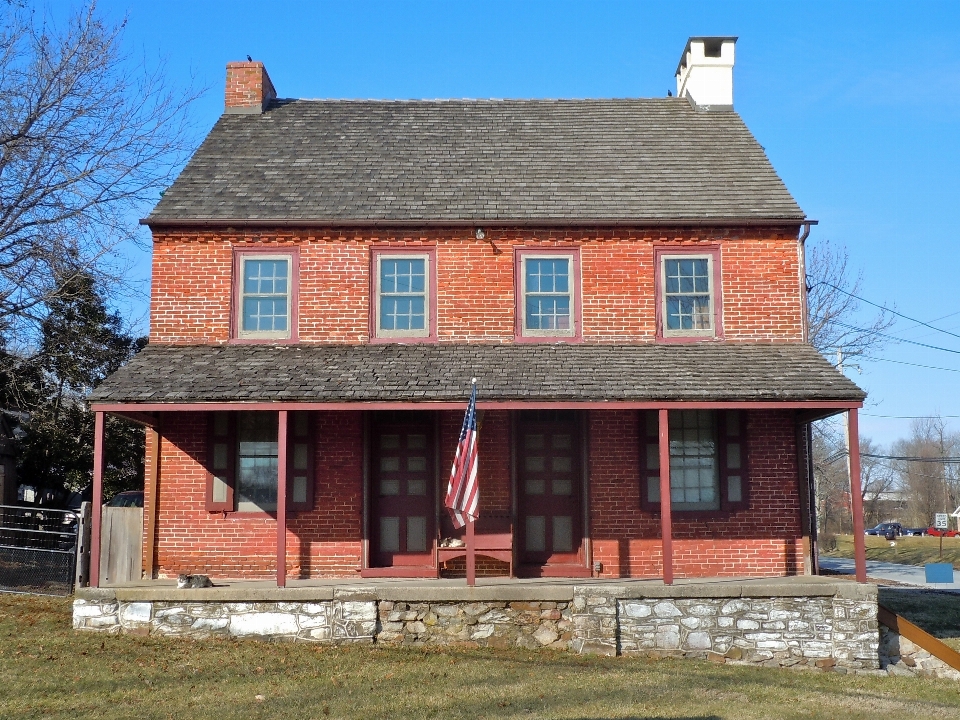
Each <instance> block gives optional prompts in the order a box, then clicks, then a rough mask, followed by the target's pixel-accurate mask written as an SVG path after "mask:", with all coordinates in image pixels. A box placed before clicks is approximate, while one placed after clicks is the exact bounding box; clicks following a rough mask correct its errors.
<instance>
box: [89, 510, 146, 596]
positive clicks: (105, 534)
mask: <svg viewBox="0 0 960 720" xmlns="http://www.w3.org/2000/svg"><path fill="white" fill-rule="evenodd" d="M142 549H143V508H136V507H104V508H103V519H102V521H101V524H100V583H101V585H117V584H120V583H126V582H133V581H136V580H140V579H141V577H142V568H141V565H142Z"/></svg>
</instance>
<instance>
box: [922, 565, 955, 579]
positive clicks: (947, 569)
mask: <svg viewBox="0 0 960 720" xmlns="http://www.w3.org/2000/svg"><path fill="white" fill-rule="evenodd" d="M923 569H924V571H925V573H926V576H927V582H928V583H952V582H953V564H952V563H927V564H926V565H924V566H923Z"/></svg>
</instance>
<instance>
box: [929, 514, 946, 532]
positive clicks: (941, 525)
mask: <svg viewBox="0 0 960 720" xmlns="http://www.w3.org/2000/svg"><path fill="white" fill-rule="evenodd" d="M948 517H949V516H948V515H947V514H946V513H937V514H936V515H934V519H933V527H934V528H936V529H937V530H946V529H947V528H948V527H949V526H948V525H947V518H948Z"/></svg>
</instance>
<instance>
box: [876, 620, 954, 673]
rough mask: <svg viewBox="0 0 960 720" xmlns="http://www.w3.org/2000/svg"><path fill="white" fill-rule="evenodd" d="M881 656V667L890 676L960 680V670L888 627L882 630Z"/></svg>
mask: <svg viewBox="0 0 960 720" xmlns="http://www.w3.org/2000/svg"><path fill="white" fill-rule="evenodd" d="M879 654H880V667H882V668H884V669H885V670H886V671H887V673H888V674H889V675H903V676H909V675H926V676H927V677H939V678H947V679H949V680H960V670H954V669H953V668H952V667H950V666H949V665H947V664H946V663H945V662H944V661H943V660H941V659H940V658H936V657H934V656H933V655H931V654H930V653H929V652H927V651H926V650H924V649H923V648H922V647H920V646H919V645H917V644H915V643H913V642H911V641H910V640H907V638H905V637H902V636H901V635H900V634H899V633H896V632H894V631H893V630H890V629H889V628H886V627H881V628H880V647H879Z"/></svg>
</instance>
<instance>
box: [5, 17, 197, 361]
mask: <svg viewBox="0 0 960 720" xmlns="http://www.w3.org/2000/svg"><path fill="white" fill-rule="evenodd" d="M0 15H2V21H0V333H2V334H3V335H4V336H5V338H6V340H7V341H8V342H9V341H13V342H14V343H15V344H16V343H17V342H19V341H23V340H24V339H25V338H30V337H31V333H32V332H34V331H35V330H36V327H37V323H38V322H39V321H40V320H41V319H42V315H43V307H44V304H45V303H47V302H48V301H49V300H50V299H51V298H52V297H53V296H54V295H55V294H56V293H57V291H58V288H69V287H71V283H70V282H69V280H70V278H71V277H73V276H78V275H80V274H88V275H91V276H92V277H94V278H96V279H97V281H98V282H99V283H101V284H102V285H106V286H113V287H116V282H117V281H122V276H123V273H122V268H121V267H120V265H119V259H118V258H119V256H118V254H117V252H116V251H117V248H118V246H119V245H120V244H121V243H123V242H124V241H127V240H130V239H133V238H134V237H135V232H136V218H137V213H139V212H141V211H142V210H143V209H144V208H145V207H147V206H148V205H149V204H150V203H153V202H155V201H156V200H157V199H158V197H159V193H160V191H161V190H162V189H163V188H165V187H166V186H167V185H169V183H170V181H171V179H172V175H173V172H174V170H175V169H176V168H178V167H179V166H180V165H181V164H182V163H183V162H184V161H185V159H186V158H187V156H188V154H189V152H190V150H191V149H192V142H193V139H192V138H193V134H192V133H191V132H190V127H189V124H188V115H187V109H188V106H189V104H190V102H191V101H192V100H193V98H194V97H195V96H196V93H195V92H194V91H193V90H190V89H188V90H186V91H181V92H178V91H174V90H171V89H170V88H169V87H168V85H167V84H166V82H165V80H164V76H163V67H162V65H160V66H158V67H156V68H154V69H149V68H147V67H146V65H145V64H144V63H137V62H133V61H132V59H131V58H130V57H129V56H128V55H126V54H125V52H124V50H123V48H122V43H121V40H122V33H123V29H124V23H122V22H121V23H119V24H116V25H114V24H110V23H108V22H106V21H105V20H104V19H102V18H101V16H100V15H99V14H98V12H97V8H96V4H95V2H91V3H90V4H89V5H87V6H86V7H83V8H81V9H80V10H78V11H77V12H76V13H75V14H73V15H72V16H71V17H70V18H69V20H68V21H67V22H66V24H65V26H64V27H62V28H58V27H56V25H55V24H54V23H53V21H52V20H51V19H50V18H49V17H45V16H41V17H37V16H36V15H34V14H32V13H30V12H29V11H27V10H23V9H20V8H17V7H13V6H10V5H7V6H5V7H3V8H0Z"/></svg>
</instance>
